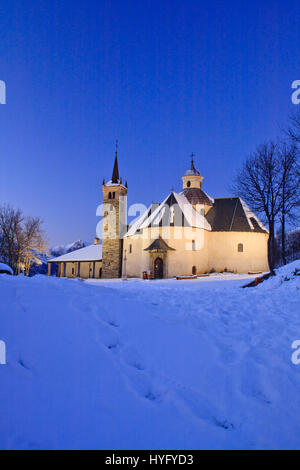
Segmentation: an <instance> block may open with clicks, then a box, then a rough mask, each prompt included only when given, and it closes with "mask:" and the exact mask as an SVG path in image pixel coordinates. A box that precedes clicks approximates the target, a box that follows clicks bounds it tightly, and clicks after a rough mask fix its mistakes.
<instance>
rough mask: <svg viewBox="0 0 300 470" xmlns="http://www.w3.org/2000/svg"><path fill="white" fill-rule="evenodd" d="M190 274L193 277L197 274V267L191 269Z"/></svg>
mask: <svg viewBox="0 0 300 470" xmlns="http://www.w3.org/2000/svg"><path fill="white" fill-rule="evenodd" d="M192 274H193V275H194V276H195V275H196V274H197V266H193V267H192Z"/></svg>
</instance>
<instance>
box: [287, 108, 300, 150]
mask: <svg viewBox="0 0 300 470" xmlns="http://www.w3.org/2000/svg"><path fill="white" fill-rule="evenodd" d="M288 121H289V124H288V128H287V131H286V134H287V135H288V136H289V137H290V139H291V140H292V142H294V143H295V144H300V113H299V112H294V113H292V114H291V115H290V116H289V118H288Z"/></svg>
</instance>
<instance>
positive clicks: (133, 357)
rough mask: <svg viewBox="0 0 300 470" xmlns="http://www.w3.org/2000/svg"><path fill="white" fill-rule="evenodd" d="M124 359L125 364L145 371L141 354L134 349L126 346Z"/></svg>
mask: <svg viewBox="0 0 300 470" xmlns="http://www.w3.org/2000/svg"><path fill="white" fill-rule="evenodd" d="M122 358H123V360H124V362H125V363H126V364H127V365H128V366H130V367H133V368H134V369H136V370H138V371H142V370H145V368H146V367H145V365H144V364H143V361H142V358H141V356H140V355H139V353H138V352H137V351H136V350H135V349H134V348H132V347H130V346H126V348H124V350H123V352H122Z"/></svg>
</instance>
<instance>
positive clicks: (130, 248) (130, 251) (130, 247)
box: [129, 243, 132, 253]
mask: <svg viewBox="0 0 300 470" xmlns="http://www.w3.org/2000/svg"><path fill="white" fill-rule="evenodd" d="M129 253H132V244H131V243H130V245H129Z"/></svg>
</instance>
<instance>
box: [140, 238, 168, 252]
mask: <svg viewBox="0 0 300 470" xmlns="http://www.w3.org/2000/svg"><path fill="white" fill-rule="evenodd" d="M144 251H175V248H171V247H170V246H169V245H168V244H167V243H166V242H165V240H164V239H163V238H161V236H159V237H158V238H156V240H154V242H152V243H151V245H149V246H148V248H145V249H144Z"/></svg>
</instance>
